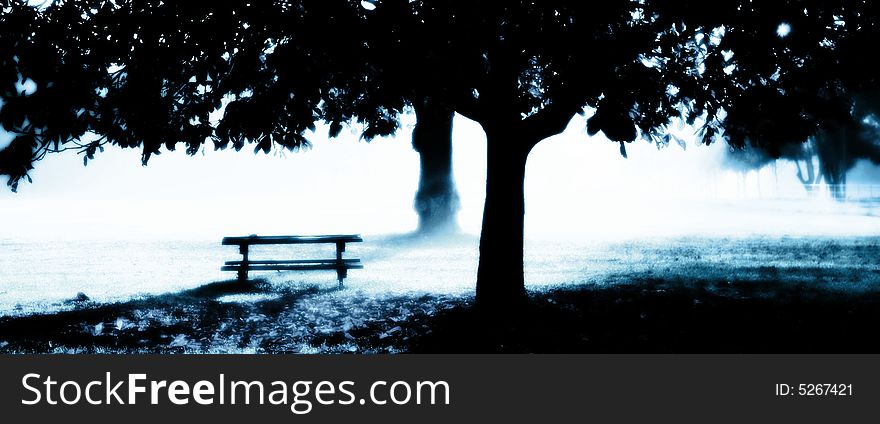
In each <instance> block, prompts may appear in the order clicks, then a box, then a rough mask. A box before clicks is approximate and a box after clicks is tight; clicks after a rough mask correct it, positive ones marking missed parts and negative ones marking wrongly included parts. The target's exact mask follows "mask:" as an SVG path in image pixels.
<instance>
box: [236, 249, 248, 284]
mask: <svg viewBox="0 0 880 424" xmlns="http://www.w3.org/2000/svg"><path fill="white" fill-rule="evenodd" d="M239 251H240V252H241V256H242V259H241V269H239V270H238V281H247V276H248V245H246V244H242V245H241V247H240V248H239Z"/></svg>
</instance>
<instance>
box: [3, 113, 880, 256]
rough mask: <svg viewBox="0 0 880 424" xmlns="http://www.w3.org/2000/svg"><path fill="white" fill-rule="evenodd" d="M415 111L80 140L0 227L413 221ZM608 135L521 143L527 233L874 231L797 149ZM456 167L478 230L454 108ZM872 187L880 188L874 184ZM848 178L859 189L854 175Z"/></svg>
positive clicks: (466, 219) (78, 235)
mask: <svg viewBox="0 0 880 424" xmlns="http://www.w3.org/2000/svg"><path fill="white" fill-rule="evenodd" d="M412 126H413V119H412V117H407V118H406V119H405V122H404V126H403V129H402V130H401V131H400V132H399V133H398V134H397V136H396V137H392V138H380V139H376V140H373V141H372V142H369V143H367V142H365V141H362V140H360V139H359V136H358V131H357V129H356V128H352V129H351V130H350V131H343V134H342V135H341V136H340V137H339V138H336V139H327V137H326V129H325V128H318V129H317V130H316V132H315V134H313V136H312V137H311V139H312V141H313V146H312V148H310V149H307V150H303V151H300V152H288V151H275V152H273V153H271V154H269V155H264V154H253V153H252V151H251V149H250V148H249V147H248V146H245V149H244V150H243V151H241V152H235V151H232V150H226V151H213V150H212V149H211V148H208V149H205V151H203V152H201V153H199V154H197V155H196V156H193V157H190V156H187V155H186V154H185V153H184V152H183V151H175V152H163V154H162V155H160V156H156V157H154V158H152V159H151V160H150V163H149V165H148V166H146V167H144V166H141V165H140V153H139V151H137V150H123V149H120V148H117V147H112V146H111V147H108V148H106V151H105V152H104V153H101V154H99V155H98V156H97V157H96V158H95V160H93V161H89V164H88V166H85V167H84V166H83V163H82V156H81V155H77V154H76V153H75V152H65V153H64V154H57V155H50V156H48V157H47V158H46V159H45V160H43V161H41V162H39V163H37V164H36V169H35V170H34V171H33V172H32V177H33V180H34V182H33V184H28V183H23V184H22V185H21V187H20V189H19V192H18V193H11V192H10V191H9V190H8V189H3V190H2V191H0V219H2V221H0V239H7V240H62V239H63V240H154V239H192V240H214V239H216V240H218V241H219V240H220V238H222V237H223V236H226V235H242V234H321V233H349V232H350V233H361V234H367V235H371V234H399V233H407V232H411V231H413V230H415V228H416V226H417V216H416V214H415V212H414V211H413V208H412V202H413V196H414V193H415V191H416V184H417V182H418V172H419V169H418V156H417V153H416V152H414V151H413V150H412V147H411V146H410V134H411V131H412ZM677 131H678V135H679V136H680V137H681V138H682V139H683V140H684V147H685V148H682V146H679V145H677V144H675V143H671V144H670V145H669V146H668V147H666V148H663V149H659V151H658V148H657V147H656V146H655V145H653V144H650V143H647V142H644V141H636V142H634V143H632V144H627V146H626V148H627V156H628V158H623V157H622V156H621V155H620V152H619V151H620V150H619V146H618V145H617V144H616V143H611V142H609V141H607V140H606V139H604V137H602V136H601V134H600V135H598V136H596V137H592V138H591V137H588V136H587V135H586V132H585V130H584V119H583V118H581V117H577V118H575V119H573V120H572V121H571V123H570V125H569V127H568V129H567V130H566V131H565V132H564V133H563V134H561V135H559V136H556V137H553V138H551V139H548V140H545V141H543V142H542V143H540V144H539V145H538V146H537V147H536V148H535V149H534V150H533V152H532V154H531V156H530V158H529V162H528V167H527V177H526V211H527V212H526V237H527V238H548V239H559V238H567V237H575V238H578V239H603V240H604V239H624V238H635V237H654V236H662V237H665V236H688V235H750V234H775V235H849V234H861V235H864V234H874V233H878V232H880V221H878V214H877V209H876V206H875V204H873V203H864V202H843V203H842V202H836V201H833V200H830V198H828V196H822V195H821V194H820V195H819V196H814V197H808V196H807V194H806V191H805V189H804V188H803V186H802V185H801V184H800V183H799V182H798V180H797V178H796V176H795V175H796V170H795V167H794V164H792V163H790V162H786V161H779V162H778V163H777V164H776V165H775V166H770V167H765V168H763V169H761V170H757V171H751V172H746V173H743V172H738V171H736V170H732V169H730V168H729V167H725V166H722V165H723V163H724V161H725V159H724V156H725V150H726V149H728V147H727V146H726V145H725V144H724V143H715V144H714V145H712V146H701V145H698V144H697V143H696V142H695V141H694V140H693V137H691V134H692V129H691V128H678V129H677ZM453 140H454V169H455V179H456V184H457V186H458V188H459V190H460V197H461V211H460V214H459V224H460V227H461V228H462V230H463V231H464V232H466V233H471V234H478V233H479V230H480V225H481V220H482V206H483V199H484V197H485V192H484V190H485V158H486V156H485V154H486V153H485V150H486V146H485V136H484V134H483V132H482V131H481V129H480V127H479V126H478V125H477V124H476V123H474V122H472V121H469V120H467V119H465V118H463V117H460V116H457V117H456V119H455V126H454V132H453ZM878 177H880V175H878V172H877V168H876V167H875V166H873V165H870V164H868V163H859V164H858V165H857V166H856V168H855V169H854V170H853V171H851V173H850V178H849V181H850V183H851V184H853V185H854V186H861V187H864V191H865V192H864V193H863V194H865V197H871V196H872V195H873V197H875V198H876V197H877V196H880V188H878V187H875V186H874V185H872V183H873V182H874V181H877V180H878ZM869 190H874V191H876V193H870V192H869ZM854 192H856V193H858V190H855V191H854Z"/></svg>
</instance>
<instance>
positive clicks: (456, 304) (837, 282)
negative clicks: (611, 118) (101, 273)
mask: <svg viewBox="0 0 880 424" xmlns="http://www.w3.org/2000/svg"><path fill="white" fill-rule="evenodd" d="M475 241H476V240H475V239H473V238H471V237H459V238H453V239H451V240H447V241H446V242H445V243H441V244H439V245H438V244H436V243H430V242H428V241H424V240H418V239H412V240H409V239H402V238H399V237H398V238H385V239H380V240H374V241H373V242H372V243H371V244H370V247H369V249H364V250H363V251H362V255H360V256H362V257H363V258H364V260H365V264H366V267H367V268H366V269H365V270H363V271H362V272H363V274H361V275H360V276H359V277H358V276H357V274H356V273H357V272H358V271H352V278H350V279H349V280H347V282H346V285H345V286H344V287H342V288H340V287H338V286H337V285H336V284H335V283H333V282H329V283H328V282H327V281H326V279H325V278H324V277H326V276H321V275H318V274H320V273H292V274H275V275H266V277H265V278H258V279H255V280H253V281H251V282H249V283H247V284H239V283H236V282H234V281H219V282H215V283H209V284H200V285H197V286H196V287H194V288H187V289H183V290H178V291H171V292H166V293H162V294H149V295H140V296H134V297H131V298H129V299H125V300H119V301H99V300H94V299H91V298H90V297H89V296H88V295H83V296H78V297H77V296H74V297H72V298H70V299H68V300H66V301H64V302H61V303H60V304H59V305H56V306H57V307H53V308H48V310H47V311H45V312H39V311H28V312H26V313H25V312H22V313H18V314H11V315H7V316H5V317H0V352H7V353H28V352H57V353H115V352H180V353H214V352H217V353H220V352H235V353H238V352H257V353H285V352H303V353H321V352H358V353H380V352H684V353H697V352H755V353H757V352H796V353H805V352H841V353H843V352H876V351H877V347H878V346H880V343H878V341H880V340H878V336H877V329H878V328H880V327H878V324H880V237H772V238H768V237H759V236H754V237H739V238H722V237H719V238H677V239H653V240H640V241H629V242H614V243H596V244H584V243H580V244H578V243H572V242H556V243H552V244H547V243H545V244H540V243H537V244H536V243H532V244H527V253H526V277H527V281H529V284H528V289H529V292H530V299H531V302H530V305H529V306H528V307H527V308H526V309H525V310H524V311H522V312H521V314H520V315H519V316H517V317H515V318H506V319H501V320H499V319H497V317H491V316H490V317H486V316H482V315H480V314H478V313H477V312H476V311H475V310H474V309H473V308H472V304H473V297H472V284H473V281H472V272H473V268H472V267H473V266H475V263H472V262H473V259H474V258H473V255H471V254H470V253H467V252H471V251H472V250H473V247H474V243H475ZM365 244H366V243H365ZM371 269H372V271H368V270H371ZM370 272H372V273H373V274H370ZM373 275H375V276H376V277H375V279H374V277H372V276H373ZM255 276H258V275H255ZM380 276H382V277H383V278H390V279H391V280H393V282H387V281H384V282H383V281H382V280H380V279H379V277H380ZM388 276H390V277H388ZM399 280H403V281H402V282H401V281H399ZM416 280H418V281H424V282H425V284H422V285H416V287H415V288H414V287H413V282H414V281H416ZM429 282H431V283H429ZM432 284H433V285H432Z"/></svg>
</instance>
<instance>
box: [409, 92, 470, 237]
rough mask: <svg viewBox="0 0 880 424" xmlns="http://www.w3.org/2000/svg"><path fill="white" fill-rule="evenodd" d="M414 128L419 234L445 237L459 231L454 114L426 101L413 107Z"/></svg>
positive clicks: (443, 106)
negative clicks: (454, 151)
mask: <svg viewBox="0 0 880 424" xmlns="http://www.w3.org/2000/svg"><path fill="white" fill-rule="evenodd" d="M413 109H414V110H415V114H416V126H415V128H414V129H413V135H412V144H413V149H415V150H416V152H418V153H419V169H420V174H419V189H418V192H417V193H416V198H415V209H416V212H417V213H418V215H419V230H418V231H419V232H421V233H423V234H431V235H436V234H447V233H453V232H456V231H457V230H458V223H457V222H456V218H455V216H456V214H457V213H458V209H459V199H458V190H457V189H456V188H455V179H454V177H453V173H452V118H453V116H454V115H455V112H454V111H453V110H452V109H450V108H448V107H447V106H445V105H442V104H434V103H433V102H432V101H431V100H430V99H428V98H425V99H423V100H421V101H417V102H415V103H414V104H413Z"/></svg>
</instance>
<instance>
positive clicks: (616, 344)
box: [408, 280, 880, 353]
mask: <svg viewBox="0 0 880 424" xmlns="http://www.w3.org/2000/svg"><path fill="white" fill-rule="evenodd" d="M734 286H735V287H736V289H733V288H732V287H734ZM531 298H532V301H531V303H530V305H529V306H528V307H526V308H525V309H524V310H523V311H522V313H521V314H519V315H518V316H515V317H512V318H510V319H507V320H499V319H497V317H493V316H485V315H483V314H481V313H479V312H478V311H476V310H474V309H473V308H461V307H459V308H453V309H450V310H447V311H444V312H442V313H440V314H438V316H436V317H432V318H431V323H430V324H429V327H431V328H432V329H433V331H432V332H431V333H429V334H426V335H424V336H423V337H420V338H419V339H417V340H415V341H414V342H413V343H412V344H411V345H410V346H409V349H408V350H409V351H412V352H436V353H451V352H511V353H513V352H519V353H526V352H528V353H534V352H544V353H572V352H592V353H876V352H877V351H878V347H880V338H878V336H877V328H878V324H880V293H876V292H859V293H846V292H841V291H827V290H821V289H816V288H809V287H805V286H786V287H783V288H780V287H778V286H776V285H774V284H772V283H766V282H735V283H732V282H725V283H718V284H708V285H699V286H697V285H683V284H680V283H677V282H669V281H663V280H655V281H651V282H650V284H627V285H618V286H611V287H595V286H593V287H590V286H582V287H578V288H574V289H558V290H553V291H549V292H546V293H535V294H533V295H532V296H531Z"/></svg>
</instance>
